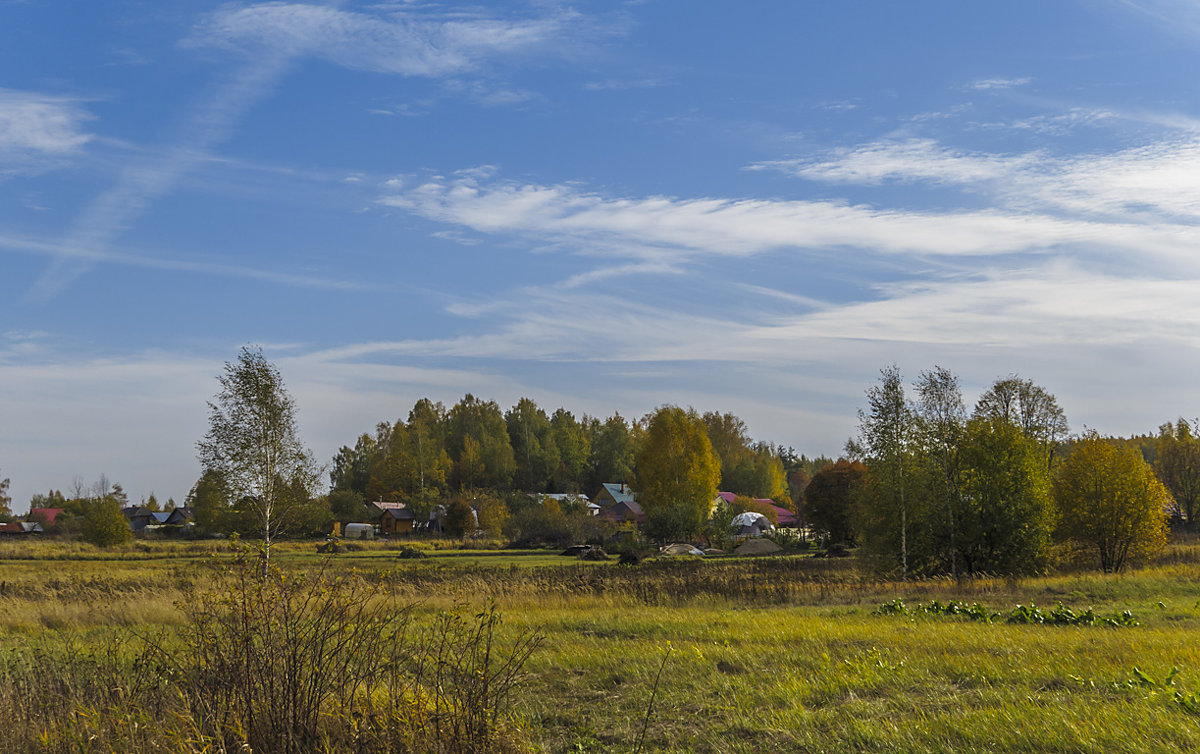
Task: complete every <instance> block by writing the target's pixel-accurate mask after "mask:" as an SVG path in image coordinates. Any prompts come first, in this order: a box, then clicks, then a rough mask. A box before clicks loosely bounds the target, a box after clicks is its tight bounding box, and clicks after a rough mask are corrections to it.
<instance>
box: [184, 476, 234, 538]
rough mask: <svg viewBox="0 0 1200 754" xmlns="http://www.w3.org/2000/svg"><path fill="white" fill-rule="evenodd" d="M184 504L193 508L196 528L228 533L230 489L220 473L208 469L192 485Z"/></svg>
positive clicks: (212, 532)
mask: <svg viewBox="0 0 1200 754" xmlns="http://www.w3.org/2000/svg"><path fill="white" fill-rule="evenodd" d="M183 504H184V505H185V506H187V507H189V508H191V509H192V516H193V521H194V522H195V526H196V530H197V531H199V532H202V533H205V534H218V533H219V534H226V533H228V532H229V531H230V529H229V523H230V521H229V491H228V490H227V489H226V487H225V483H224V482H223V481H222V480H221V475H220V473H218V472H216V471H214V470H212V469H208V470H206V471H205V472H204V473H203V474H201V475H200V478H199V479H197V480H196V483H195V484H194V485H192V489H191V491H189V492H188V495H187V497H186V498H185V499H184V501H183Z"/></svg>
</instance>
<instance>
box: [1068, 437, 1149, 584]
mask: <svg viewBox="0 0 1200 754" xmlns="http://www.w3.org/2000/svg"><path fill="white" fill-rule="evenodd" d="M1054 499H1055V502H1056V503H1057V504H1058V512H1059V532H1060V533H1061V535H1062V536H1063V537H1064V538H1066V539H1070V540H1074V541H1076V542H1079V543H1082V544H1084V545H1086V546H1088V547H1090V548H1095V551H1096V553H1097V554H1098V555H1099V557H1100V568H1101V569H1103V571H1104V572H1105V573H1116V572H1118V571H1120V570H1122V569H1123V568H1124V567H1125V564H1126V562H1128V560H1129V559H1130V558H1135V557H1139V556H1144V555H1147V554H1149V553H1152V552H1154V551H1156V550H1158V549H1160V548H1161V547H1162V546H1163V544H1165V543H1166V537H1167V524H1166V519H1167V511H1168V510H1169V508H1170V506H1171V505H1172V499H1171V493H1170V492H1169V491H1168V490H1167V488H1166V487H1165V486H1163V483H1162V482H1160V481H1159V480H1158V477H1156V476H1155V474H1154V470H1153V469H1151V468H1150V465H1149V464H1148V463H1146V461H1145V460H1144V459H1143V458H1142V455H1141V453H1139V452H1138V451H1137V450H1135V449H1133V448H1127V447H1118V446H1116V445H1114V444H1112V443H1110V442H1107V441H1105V440H1104V439H1103V438H1101V437H1100V436H1099V435H1097V434H1095V433H1091V434H1089V435H1087V436H1086V437H1084V438H1083V439H1082V440H1081V441H1079V442H1078V443H1077V444H1076V445H1075V448H1074V450H1073V451H1072V452H1071V455H1070V456H1068V457H1067V460H1066V461H1064V462H1063V464H1062V466H1061V467H1060V468H1059V470H1058V476H1057V478H1056V479H1055V482H1054Z"/></svg>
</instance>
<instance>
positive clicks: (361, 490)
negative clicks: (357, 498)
mask: <svg viewBox="0 0 1200 754" xmlns="http://www.w3.org/2000/svg"><path fill="white" fill-rule="evenodd" d="M377 451H378V444H377V443H376V441H375V438H374V437H371V436H370V435H368V434H362V435H359V438H358V440H357V441H356V442H355V443H354V447H353V448H351V447H349V446H346V445H343V446H342V447H341V448H340V449H339V450H338V452H337V455H336V456H334V457H333V464H332V465H331V468H330V470H329V484H330V487H331V489H333V490H335V491H339V490H345V491H347V492H357V493H358V494H359V495H364V496H365V495H366V494H367V485H368V484H369V483H370V481H371V464H372V463H373V462H374V461H375V456H376V453H377Z"/></svg>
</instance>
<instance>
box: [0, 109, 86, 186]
mask: <svg viewBox="0 0 1200 754" xmlns="http://www.w3.org/2000/svg"><path fill="white" fill-rule="evenodd" d="M91 117H92V116H91V115H90V114H89V113H88V112H87V111H86V110H85V109H84V108H83V107H81V106H80V104H79V103H78V101H76V100H73V99H70V98H67V97H59V96H54V95H49V94H41V93H38V92H24V91H15V90H12V89H0V173H4V172H19V171H23V170H29V169H35V168H37V167H40V166H43V165H45V164H46V163H47V162H48V161H50V160H55V159H59V158H62V157H65V156H68V155H70V154H72V153H75V152H78V151H79V150H80V148H81V147H83V145H84V144H86V143H88V142H89V141H90V140H91V139H92V135H91V134H89V133H87V132H85V131H84V130H83V124H84V123H85V122H86V121H88V120H90V119H91Z"/></svg>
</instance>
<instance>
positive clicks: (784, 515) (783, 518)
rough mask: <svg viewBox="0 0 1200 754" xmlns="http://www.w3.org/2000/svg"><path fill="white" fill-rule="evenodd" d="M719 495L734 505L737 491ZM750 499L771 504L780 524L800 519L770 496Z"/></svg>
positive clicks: (792, 523) (718, 494) (787, 524)
mask: <svg viewBox="0 0 1200 754" xmlns="http://www.w3.org/2000/svg"><path fill="white" fill-rule="evenodd" d="M717 497H718V498H720V499H721V500H724V501H725V502H726V503H728V504H730V505H732V504H733V501H734V499H736V498H737V493H734V492H718V493H717ZM750 499H751V500H753V501H754V502H756V503H760V504H762V505H769V506H771V508H773V509H774V510H775V520H776V521H778V522H779V525H780V526H794V525H795V524H796V523H797V522H798V521H799V520H800V519H799V518H798V517H797V516H796V514H795V513H793V512H791V511H790V510H788V509H787V508H784V507H783V506H781V505H777V504H776V503H775V501H774V500H772V499H771V498H769V497H752V498H750ZM714 502H715V501H714Z"/></svg>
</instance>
